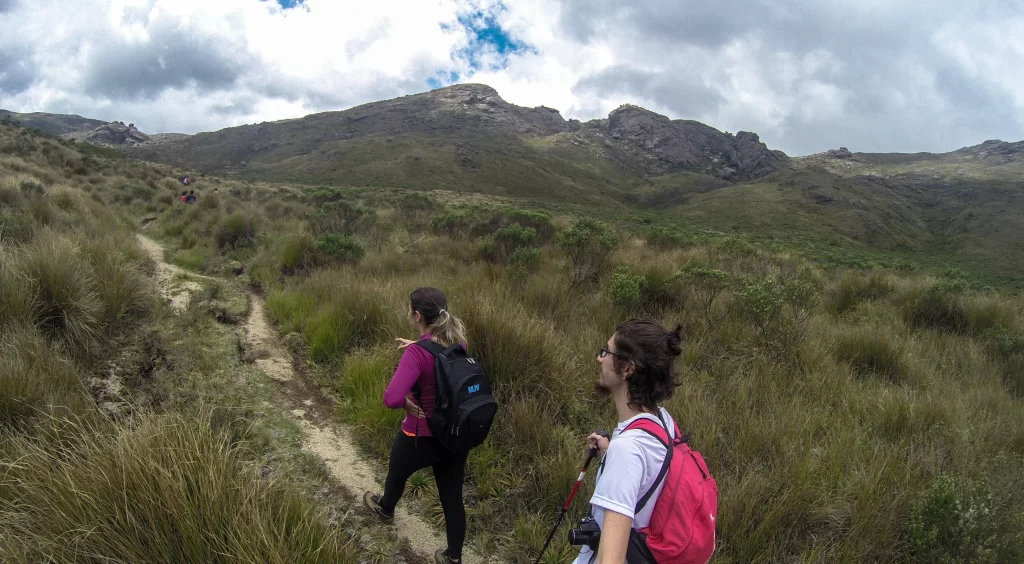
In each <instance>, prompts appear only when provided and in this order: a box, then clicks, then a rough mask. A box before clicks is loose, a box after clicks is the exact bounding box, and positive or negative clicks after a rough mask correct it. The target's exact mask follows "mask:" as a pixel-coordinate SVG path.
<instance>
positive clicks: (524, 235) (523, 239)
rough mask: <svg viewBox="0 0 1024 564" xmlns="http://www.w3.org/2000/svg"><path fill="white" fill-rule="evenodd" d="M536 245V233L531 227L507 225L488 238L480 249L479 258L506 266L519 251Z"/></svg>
mask: <svg viewBox="0 0 1024 564" xmlns="http://www.w3.org/2000/svg"><path fill="white" fill-rule="evenodd" d="M536 245H537V231H536V230H535V229H533V228H532V227H523V226H521V225H508V226H506V227H502V228H500V229H498V230H497V231H495V232H494V234H493V235H492V236H490V237H488V238H487V239H486V240H485V241H484V243H483V245H482V246H481V249H480V255H481V257H482V258H483V259H484V260H486V261H488V262H494V263H502V264H507V263H508V262H509V260H510V259H511V258H512V255H513V254H515V252H516V251H517V250H519V249H528V248H531V247H534V246H536Z"/></svg>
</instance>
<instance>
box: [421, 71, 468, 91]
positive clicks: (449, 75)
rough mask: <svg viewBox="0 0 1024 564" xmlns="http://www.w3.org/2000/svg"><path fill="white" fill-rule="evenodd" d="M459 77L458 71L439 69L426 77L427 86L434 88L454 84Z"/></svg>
mask: <svg viewBox="0 0 1024 564" xmlns="http://www.w3.org/2000/svg"><path fill="white" fill-rule="evenodd" d="M459 78H461V77H460V76H459V73H457V72H455V71H449V70H439V71H437V73H436V74H435V75H434V76H432V77H430V78H428V79H427V86H429V87H430V89H431V90H434V89H437V88H441V87H444V86H449V85H451V84H455V83H456V82H458V81H459Z"/></svg>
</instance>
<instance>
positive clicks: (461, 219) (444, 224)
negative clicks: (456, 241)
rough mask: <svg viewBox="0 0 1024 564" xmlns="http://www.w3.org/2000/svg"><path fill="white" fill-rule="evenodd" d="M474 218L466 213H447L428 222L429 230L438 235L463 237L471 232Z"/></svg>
mask: <svg viewBox="0 0 1024 564" xmlns="http://www.w3.org/2000/svg"><path fill="white" fill-rule="evenodd" d="M474 224H475V219H474V217H473V216H472V215H471V214H470V213H469V212H466V211H449V212H447V213H445V214H443V215H441V216H438V217H435V218H434V219H432V220H431V221H430V229H431V230H432V231H433V232H434V233H436V234H438V235H447V236H449V237H465V236H466V235H468V234H469V233H470V232H472V231H473V225H474Z"/></svg>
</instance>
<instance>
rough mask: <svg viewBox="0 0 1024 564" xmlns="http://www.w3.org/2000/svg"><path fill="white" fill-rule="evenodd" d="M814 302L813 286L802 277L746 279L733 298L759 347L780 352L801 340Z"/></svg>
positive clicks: (816, 292)
mask: <svg viewBox="0 0 1024 564" xmlns="http://www.w3.org/2000/svg"><path fill="white" fill-rule="evenodd" d="M818 299H819V294H818V290H817V288H816V286H815V285H814V283H813V281H811V280H810V279H808V277H806V276H804V275H800V276H796V277H793V278H789V279H781V280H780V279H778V278H776V277H774V276H768V277H765V278H752V277H746V278H744V279H743V282H742V284H740V289H739V291H738V293H737V294H736V300H737V305H738V306H739V309H740V313H741V314H742V315H743V316H744V317H745V318H746V319H747V320H749V321H750V322H751V323H752V324H753V325H754V328H755V329H756V330H757V333H758V336H759V337H760V340H761V343H762V344H763V345H764V346H765V347H766V348H774V349H776V350H778V351H780V352H781V351H785V350H786V349H788V348H789V346H791V345H792V344H793V342H794V341H795V340H797V339H799V338H801V337H802V336H803V330H804V327H805V324H806V322H807V319H808V318H809V317H810V314H811V311H812V310H813V308H814V306H815V305H816V304H817V302H818Z"/></svg>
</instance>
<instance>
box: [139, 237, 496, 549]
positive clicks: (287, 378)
mask: <svg viewBox="0 0 1024 564" xmlns="http://www.w3.org/2000/svg"><path fill="white" fill-rule="evenodd" d="M138 237H139V242H140V244H142V246H143V248H145V249H146V251H147V252H149V253H150V255H151V256H152V257H153V259H154V260H156V263H157V276H158V278H159V280H160V285H161V288H166V287H169V285H168V284H167V283H166V281H167V280H170V279H173V278H174V277H175V276H176V275H178V274H179V273H185V272H186V271H184V270H182V269H181V268H178V267H177V266H174V265H170V264H167V263H165V262H164V260H163V249H162V248H161V247H160V245H159V244H158V243H156V242H155V241H153V240H152V239H149V238H147V237H145V236H143V235H138ZM178 278H180V277H178ZM185 282H187V285H186V286H185V288H186V290H185V291H184V292H181V293H178V294H175V295H172V296H168V297H169V298H170V299H171V301H172V305H174V304H175V303H176V301H175V300H177V303H179V304H182V305H181V307H180V308H178V307H177V306H176V309H179V311H180V309H184V306H185V305H187V304H188V294H189V292H190V291H193V290H195V289H199V287H200V286H199V285H198V284H197V283H195V282H191V281H187V280H186V281H185ZM182 294H184V296H185V297H184V298H183V299H182V298H181V295H182ZM182 300H183V301H182ZM249 305H250V307H249V318H248V319H247V320H246V322H245V325H244V335H243V337H244V338H245V341H246V345H247V346H248V347H249V349H250V350H252V351H253V352H254V354H255V357H256V364H257V366H258V367H259V368H260V370H262V371H263V372H264V373H265V374H267V376H270V377H271V378H273V379H274V380H276V381H277V382H279V383H280V387H279V389H278V392H279V393H278V399H279V401H280V403H281V404H282V407H284V408H285V410H286V411H287V412H288V413H290V414H291V415H292V417H293V418H294V419H295V420H296V422H297V423H298V424H299V426H300V427H301V428H302V430H303V433H304V438H303V444H302V448H303V450H305V451H306V452H309V453H312V454H314V455H316V456H318V457H320V458H321V459H323V461H324V462H325V463H326V464H327V468H328V469H329V471H330V473H331V476H333V477H334V479H336V480H337V481H338V482H339V483H340V484H342V485H343V486H345V487H346V488H348V489H349V490H350V491H351V492H352V494H353V495H354V496H355V499H356V500H357V502H356V503H358V504H360V506H359V507H358V508H357V510H360V511H362V510H363V508H362V506H361V504H362V498H363V492H365V491H374V492H381V491H383V489H384V488H383V485H382V484H380V483H378V482H377V480H376V479H375V478H374V476H375V471H374V469H373V467H372V466H371V465H370V464H369V463H368V462H367V461H366V460H364V459H363V458H362V457H361V456H360V455H359V451H358V450H357V449H356V446H355V444H354V443H353V441H352V436H353V430H352V428H351V427H349V426H348V425H345V424H343V423H340V422H338V421H337V420H336V418H335V417H334V416H333V413H334V406H333V405H332V404H331V403H330V402H329V401H328V400H327V399H326V398H324V397H323V395H322V394H320V393H319V392H317V391H316V390H313V389H311V388H310V387H309V386H307V385H306V382H305V380H304V379H303V378H301V377H299V376H298V375H297V374H296V373H295V368H294V366H293V365H292V361H291V355H290V354H289V353H288V351H286V350H285V349H284V347H282V346H281V339H280V336H279V335H278V334H277V331H275V330H274V328H273V326H272V325H271V324H270V322H269V320H268V319H267V313H266V311H267V309H266V304H265V303H264V301H263V298H261V297H259V296H257V295H255V294H252V293H250V294H249ZM394 526H395V528H396V530H397V532H398V534H399V535H401V536H403V537H405V538H406V539H408V541H409V544H410V545H411V546H412V548H413V550H415V551H416V552H419V553H421V554H423V555H424V556H425V557H426V558H427V559H428V561H433V554H434V551H435V550H437V549H438V548H444V547H445V546H446V544H447V543H446V541H445V538H444V535H443V534H437V533H435V532H434V530H433V529H432V528H431V527H430V525H428V524H427V523H426V521H424V520H423V519H421V518H420V517H418V516H416V515H413V514H411V513H409V512H408V511H407V510H406V509H405V507H404V506H403V504H399V506H398V507H397V509H396V510H395V524H394ZM463 562H466V563H468V564H478V563H483V562H486V560H485V559H484V558H481V557H480V556H478V555H477V554H476V553H474V552H472V551H470V550H469V548H468V547H467V548H465V549H463Z"/></svg>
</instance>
